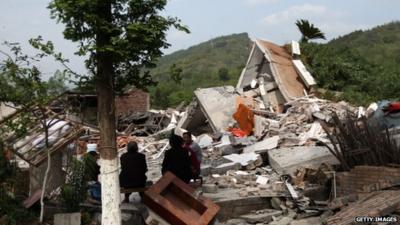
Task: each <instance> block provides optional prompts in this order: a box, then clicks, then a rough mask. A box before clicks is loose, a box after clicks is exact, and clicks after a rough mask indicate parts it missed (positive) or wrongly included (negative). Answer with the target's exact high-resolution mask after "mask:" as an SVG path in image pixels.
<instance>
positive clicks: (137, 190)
mask: <svg viewBox="0 0 400 225" xmlns="http://www.w3.org/2000/svg"><path fill="white" fill-rule="evenodd" d="M148 188H149V187H148V186H147V187H143V188H121V189H120V192H121V193H122V194H126V193H134V192H145V191H147V189H148Z"/></svg>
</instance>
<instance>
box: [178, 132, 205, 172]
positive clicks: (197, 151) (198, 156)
mask: <svg viewBox="0 0 400 225" xmlns="http://www.w3.org/2000/svg"><path fill="white" fill-rule="evenodd" d="M183 140H184V141H185V144H184V146H183V147H184V148H185V149H186V150H187V152H188V154H189V157H190V161H191V163H192V166H191V167H192V178H194V179H196V178H198V177H199V175H200V165H201V161H202V160H203V154H202V152H201V148H200V146H199V145H198V144H197V143H196V142H194V141H193V140H192V134H191V133H190V132H185V133H183Z"/></svg>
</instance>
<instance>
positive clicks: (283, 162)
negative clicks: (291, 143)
mask: <svg viewBox="0 0 400 225" xmlns="http://www.w3.org/2000/svg"><path fill="white" fill-rule="evenodd" d="M268 159H269V163H270V165H271V167H272V168H274V169H275V170H276V171H277V172H278V173H279V174H293V173H294V172H295V171H296V170H297V169H298V168H300V167H309V168H315V169H317V168H318V167H319V166H320V165H321V164H322V163H326V164H328V165H337V164H339V161H338V160H337V159H336V158H335V156H333V155H332V153H330V152H329V150H328V149H327V148H326V147H323V146H301V147H293V148H280V149H273V150H270V151H268Z"/></svg>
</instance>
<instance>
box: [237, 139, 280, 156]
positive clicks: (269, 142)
mask: <svg viewBox="0 0 400 225" xmlns="http://www.w3.org/2000/svg"><path fill="white" fill-rule="evenodd" d="M278 142H279V136H278V135H277V136H273V137H270V138H266V139H264V140H262V141H260V142H257V143H255V144H253V145H251V146H247V147H246V148H244V149H243V152H245V153H248V152H256V153H262V152H266V151H268V150H270V149H274V148H276V147H277V146H278Z"/></svg>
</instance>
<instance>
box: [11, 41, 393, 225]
mask: <svg viewBox="0 0 400 225" xmlns="http://www.w3.org/2000/svg"><path fill="white" fill-rule="evenodd" d="M299 55H300V50H299V46H298V43H296V42H292V44H291V46H290V48H289V47H288V46H277V45H275V44H273V43H271V42H268V41H264V40H256V41H255V42H254V44H253V47H252V50H251V53H250V56H249V59H248V61H247V63H246V66H245V68H244V69H243V71H242V73H241V75H240V78H239V80H238V83H237V85H236V87H232V86H222V87H212V88H199V89H197V90H195V92H194V95H195V99H194V100H193V101H192V102H191V103H190V104H189V105H188V106H187V107H186V108H183V107H182V106H179V107H177V108H175V109H171V108H170V109H167V110H150V109H149V105H148V103H149V99H148V95H146V94H144V93H142V92H140V91H139V92H136V91H134V89H131V90H133V92H128V94H127V98H126V99H125V100H121V99H119V100H117V104H116V107H117V112H118V114H117V115H118V118H117V120H118V132H117V147H118V154H119V155H121V154H122V153H124V152H125V151H126V145H127V143H128V142H129V141H136V142H137V143H138V144H139V151H140V152H142V153H144V154H145V155H146V160H147V165H148V170H149V171H148V172H147V177H148V179H149V180H150V181H152V182H153V183H154V185H152V186H151V187H149V188H148V189H147V191H146V192H145V197H144V205H143V204H142V203H140V202H139V201H138V199H137V198H136V197H137V196H136V195H134V196H133V195H132V196H131V200H132V201H133V202H135V205H133V206H132V205H129V204H122V205H121V208H122V212H123V214H124V215H125V216H124V217H123V218H127V219H126V220H125V219H124V223H126V224H212V223H214V224H272V225H283V224H286V225H288V224H291V225H299V224H313V225H317V224H323V223H327V224H329V225H330V224H332V225H336V224H343V225H346V224H352V222H354V217H356V216H390V215H395V216H397V215H399V213H400V212H399V209H400V208H399V204H400V200H399V198H398V197H397V196H398V190H397V189H396V186H398V185H399V184H400V183H399V181H400V180H399V177H400V173H399V166H398V163H399V162H398V161H396V160H391V159H390V158H391V157H388V156H387V155H388V154H389V155H392V156H398V155H397V154H400V153H399V152H400V151H399V145H398V144H397V145H396V143H395V142H391V141H392V139H391V138H388V139H385V140H387V141H386V142H379V141H377V139H383V138H381V137H384V136H385V135H386V134H388V133H382V132H381V130H378V131H376V130H366V129H365V128H366V127H368V125H366V124H367V123H361V122H360V120H361V119H363V118H364V117H363V116H367V117H373V115H375V116H376V115H378V114H380V113H381V111H379V109H378V107H372V108H368V109H367V110H365V109H364V108H362V107H354V106H352V105H350V104H348V103H346V102H332V101H328V100H325V99H320V98H317V97H316V96H315V95H314V92H315V90H314V89H315V85H316V82H315V80H314V79H313V77H312V76H311V74H310V73H309V72H308V71H307V70H306V68H305V66H304V65H303V64H302V62H301V61H300V60H299V59H298V58H299ZM129 99H130V100H137V99H140V102H139V103H137V106H138V107H137V108H135V110H133V109H134V107H133V105H130V104H135V103H132V102H130V103H128V102H126V101H128V100H129ZM67 102H68V104H69V105H70V106H74V107H75V108H78V109H79V110H72V109H71V110H69V111H68V112H67V113H65V114H61V115H54V117H57V118H60V123H55V124H53V126H54V128H53V131H52V132H51V133H53V132H54V134H56V133H57V134H59V135H58V136H57V137H56V138H54V141H52V145H51V147H50V152H51V153H52V154H53V156H52V157H55V156H56V155H57V154H58V153H60V154H61V153H65V152H71V150H68V146H69V143H72V142H73V140H76V139H79V137H80V136H82V135H85V137H86V138H88V139H89V140H91V141H93V142H98V141H99V134H98V131H97V130H96V127H95V126H89V125H87V122H89V120H86V119H85V118H88V117H93V116H96V115H95V113H93V112H96V109H95V107H96V96H95V95H93V94H87V93H86V94H82V93H70V95H69V97H67ZM118 102H119V103H118ZM57 105H58V107H57ZM131 106H132V107H131ZM60 108H62V109H69V108H68V107H60V105H59V104H55V105H54V107H52V109H53V110H52V112H49V113H52V115H53V114H54V111H57V110H59V109H60ZM57 112H58V111H57ZM76 112H79V113H76ZM374 112H375V113H374ZM59 113H60V112H59ZM380 116H384V115H380ZM49 117H53V116H50V115H49ZM349 117H352V118H355V119H354V120H349V121H348V120H347V119H348V118H349ZM72 118H75V119H72ZM390 118H391V119H393V118H392V117H390ZM364 119H365V118H364ZM344 121H348V122H347V124H346V123H345V122H344ZM379 121H380V123H379V124H380V125H382V121H384V122H385V124H387V123H388V121H389V122H390V124H395V123H394V122H393V121H391V120H379ZM379 121H378V122H379ZM35 126H36V128H35ZM35 126H32V127H30V130H29V132H28V133H29V134H30V135H28V136H26V137H22V138H20V139H21V140H18V139H15V138H13V136H12V134H11V136H8V137H5V138H6V140H8V142H7V143H8V146H11V147H12V149H13V150H12V151H13V152H14V153H15V155H16V156H18V157H19V158H20V159H22V160H23V161H25V162H26V163H27V165H28V166H29V167H32V168H36V167H37V166H38V167H40V168H42V165H45V161H46V160H45V159H46V155H45V154H44V153H45V151H44V150H43V142H42V141H41V140H42V139H40V138H39V137H40V135H42V132H41V131H40V128H38V127H37V125H35ZM388 126H389V125H388ZM66 127H68V129H67V128H66ZM50 128H51V127H50ZM386 128H389V127H386ZM390 128H393V127H392V126H390ZM88 129H90V132H87V130H88ZM187 130H189V131H191V132H192V134H193V135H194V136H195V140H196V142H197V143H198V144H199V146H200V147H201V148H202V150H203V157H204V158H203V162H202V165H201V179H200V183H199V182H198V181H197V180H194V181H193V182H192V183H190V184H189V185H187V184H185V183H183V182H181V181H180V180H179V179H177V178H176V177H175V176H173V175H172V174H167V175H165V176H162V175H161V171H160V168H161V163H162V159H163V155H164V152H165V151H166V150H167V149H168V147H169V144H168V137H169V135H170V134H171V133H172V132H175V134H178V135H182V133H183V132H185V131H187ZM377 132H378V133H380V134H382V135H383V136H379V135H377ZM355 133H357V135H358V136H357V135H355ZM367 133H368V134H367ZM399 133H400V132H397V133H396V132H392V133H391V134H394V135H398V134H399ZM335 135H336V136H337V137H338V138H336V139H335V138H334V136H335ZM361 136H365V137H366V138H364V139H362V138H361ZM373 136H376V138H375V139H374V138H373ZM386 136H387V137H391V136H390V135H386ZM38 138H39V139H38ZM32 140H36V141H35V143H36V144H35V145H32V144H29V145H28V144H27V143H30V142H32ZM368 140H371V141H370V142H369V141H368ZM373 140H375V141H373ZM372 142H374V143H372ZM25 146H29V147H25ZM40 146H41V148H39V147H40ZM396 146H397V147H396ZM382 149H389V150H386V151H384V150H382ZM357 157H358V158H357ZM375 157H376V159H375ZM372 158H373V159H372ZM392 158H393V157H392ZM52 160H57V159H52ZM57 164H58V163H57ZM58 165H61V164H58ZM31 170H37V169H31ZM57 170H59V171H60V168H52V170H51V171H52V173H54V174H53V176H60V174H61V173H62V170H61V172H60V174H57V172H56V171H57ZM36 179H37V183H38V185H37V188H39V184H40V176H36ZM50 180H51V179H50ZM31 186H32V185H31ZM56 186H57V185H54V187H53V188H52V189H56V188H57V187H56ZM34 189H35V188H31V191H34ZM387 189H393V190H387ZM389 199H390V200H389ZM388 202H390V203H388ZM82 207H90V209H91V210H94V211H96V210H97V211H96V212H98V213H100V212H101V208H99V206H98V205H97V206H96V205H93V204H86V203H85V204H83V205H82ZM96 207H97V208H96ZM141 207H144V208H145V210H144V211H145V213H144V212H143V209H142V208H141ZM55 218H60V217H59V216H56V217H55ZM388 218H393V217H388ZM143 219H144V222H143ZM97 222H98V221H97Z"/></svg>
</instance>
